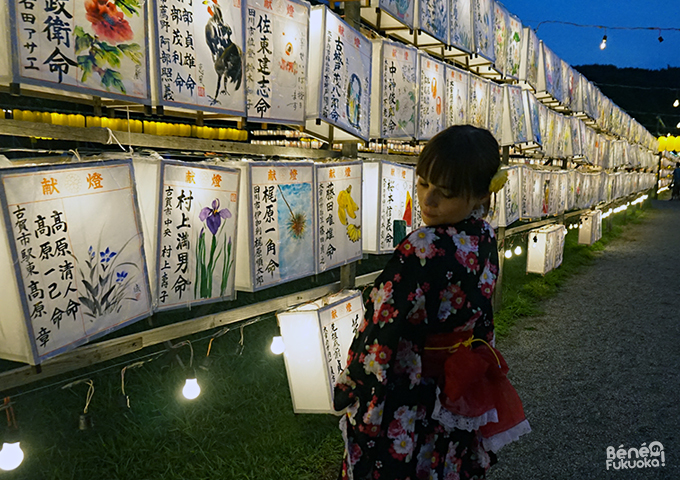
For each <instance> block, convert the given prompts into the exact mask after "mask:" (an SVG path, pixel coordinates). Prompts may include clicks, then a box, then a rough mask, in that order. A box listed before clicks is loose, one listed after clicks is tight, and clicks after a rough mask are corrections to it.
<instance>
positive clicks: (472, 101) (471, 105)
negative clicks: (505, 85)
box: [468, 73, 490, 128]
mask: <svg viewBox="0 0 680 480" xmlns="http://www.w3.org/2000/svg"><path fill="white" fill-rule="evenodd" d="M489 83H490V82H489V81H488V80H485V79H483V78H482V77H478V76H477V75H474V74H472V73H471V74H470V92H469V95H470V96H469V100H468V121H469V122H470V124H472V125H474V126H475V127H480V128H488V125H489V124H488V122H489Z"/></svg>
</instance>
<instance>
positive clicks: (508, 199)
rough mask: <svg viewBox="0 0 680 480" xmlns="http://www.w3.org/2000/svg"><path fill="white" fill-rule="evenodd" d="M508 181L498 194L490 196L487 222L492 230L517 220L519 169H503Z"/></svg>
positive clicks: (518, 213)
mask: <svg viewBox="0 0 680 480" xmlns="http://www.w3.org/2000/svg"><path fill="white" fill-rule="evenodd" d="M502 170H503V171H505V172H507V174H508V180H507V182H505V185H504V186H503V188H501V190H500V192H498V193H497V194H495V195H493V194H492V196H491V207H490V211H489V216H488V218H487V220H488V221H489V223H490V224H491V226H493V227H494V228H497V227H507V226H508V225H510V224H512V223H513V222H515V221H517V220H519V215H520V193H521V192H520V175H521V167H503V169H502Z"/></svg>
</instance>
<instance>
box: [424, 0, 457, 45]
mask: <svg viewBox="0 0 680 480" xmlns="http://www.w3.org/2000/svg"><path fill="white" fill-rule="evenodd" d="M418 27H419V28H420V29H421V30H422V31H423V32H425V33H427V34H429V35H430V36H431V37H432V38H434V39H435V40H438V41H439V42H441V43H443V44H445V45H448V44H449V28H450V27H449V0H418ZM427 43H428V44H429V43H431V42H427ZM421 44H423V45H424V44H425V43H424V42H422V40H421V41H419V42H418V45H421Z"/></svg>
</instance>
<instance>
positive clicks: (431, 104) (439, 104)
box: [416, 53, 446, 140]
mask: <svg viewBox="0 0 680 480" xmlns="http://www.w3.org/2000/svg"><path fill="white" fill-rule="evenodd" d="M418 57H419V58H418V63H419V67H418V70H419V75H418V77H419V86H420V96H419V97H418V99H419V101H418V131H417V136H416V138H417V139H418V140H429V139H430V138H432V137H434V136H435V135H436V134H438V133H439V132H441V131H442V130H444V125H445V114H446V112H445V109H444V107H445V105H444V100H445V93H446V67H445V66H444V64H443V63H442V62H439V61H437V60H435V59H433V58H431V57H430V56H428V55H427V54H424V53H420V54H419V55H418Z"/></svg>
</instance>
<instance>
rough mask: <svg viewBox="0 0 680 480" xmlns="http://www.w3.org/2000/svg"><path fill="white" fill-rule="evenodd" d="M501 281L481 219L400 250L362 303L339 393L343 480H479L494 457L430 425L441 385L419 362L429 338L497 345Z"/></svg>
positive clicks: (422, 234)
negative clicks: (460, 336) (464, 337)
mask: <svg viewBox="0 0 680 480" xmlns="http://www.w3.org/2000/svg"><path fill="white" fill-rule="evenodd" d="M497 273H498V251H497V246H496V239H495V236H494V232H493V229H492V228H491V226H490V225H489V224H488V223H487V222H485V221H484V220H482V219H480V218H476V217H469V218H467V219H466V220H463V221H461V222H459V223H457V224H455V225H440V226H436V227H422V228H420V229H418V230H416V231H414V232H412V233H411V234H410V235H409V236H408V237H407V238H406V239H404V241H403V242H401V244H400V245H399V246H398V247H397V249H396V250H395V253H394V255H393V257H392V258H391V259H390V261H389V263H388V264H387V266H386V267H385V270H384V271H383V272H382V273H381V275H380V276H379V277H378V279H377V280H376V282H375V285H374V287H373V290H372V291H371V294H370V299H369V300H368V301H367V302H366V314H365V317H364V321H363V322H362V324H361V325H360V327H359V329H358V331H357V334H356V337H355V339H354V341H353V343H352V346H351V348H350V351H349V358H348V366H347V368H346V369H345V370H344V372H343V373H342V375H341V376H340V379H339V380H338V384H337V385H336V387H335V397H334V402H335V409H336V410H338V411H340V410H343V409H345V408H347V412H346V414H345V415H344V416H343V417H342V419H341V422H340V426H341V429H342V431H343V436H344V438H345V446H346V452H345V458H344V460H343V466H342V474H341V478H349V479H353V480H360V479H361V480H364V479H383V480H417V479H428V480H458V479H475V478H476V479H480V478H484V477H485V474H486V471H487V470H488V468H489V466H490V465H491V464H492V463H494V462H495V455H494V454H493V453H488V452H486V451H485V450H484V448H483V447H482V443H481V440H480V436H479V433H478V432H477V431H476V430H472V431H466V430H460V429H450V428H446V427H445V426H444V425H442V424H440V423H439V422H438V421H437V420H435V419H433V417H432V415H433V412H434V411H435V408H438V407H439V406H440V405H436V404H439V401H438V396H437V382H436V381H435V379H434V378H429V377H426V376H423V354H424V347H425V342H426V338H427V337H428V336H430V335H433V334H442V333H450V332H466V333H469V334H470V335H474V337H475V338H479V339H483V340H485V341H487V342H489V343H493V337H494V326H493V312H492V306H491V296H492V293H493V289H494V285H495V282H496V275H497ZM485 348H486V347H485Z"/></svg>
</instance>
